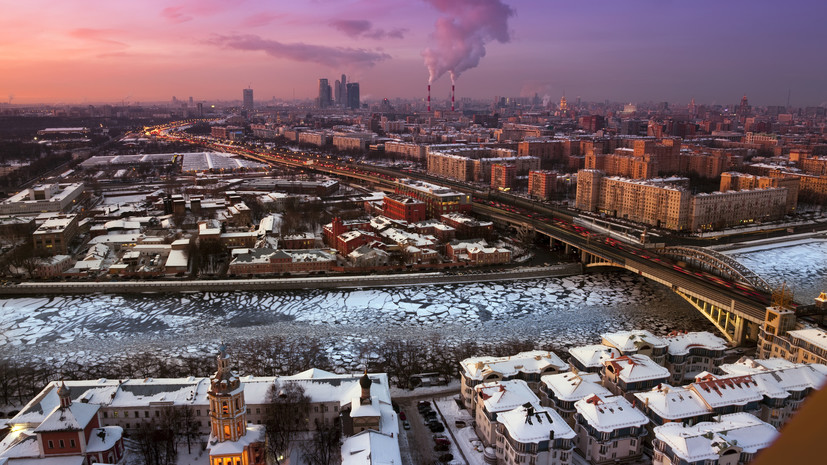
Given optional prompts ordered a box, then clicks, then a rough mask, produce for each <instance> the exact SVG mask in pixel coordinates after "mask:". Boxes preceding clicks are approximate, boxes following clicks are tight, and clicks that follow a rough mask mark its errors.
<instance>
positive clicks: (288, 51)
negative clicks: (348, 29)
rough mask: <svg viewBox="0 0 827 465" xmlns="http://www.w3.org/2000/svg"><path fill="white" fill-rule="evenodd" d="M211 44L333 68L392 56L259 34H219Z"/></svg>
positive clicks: (370, 63) (367, 62)
mask: <svg viewBox="0 0 827 465" xmlns="http://www.w3.org/2000/svg"><path fill="white" fill-rule="evenodd" d="M210 43H212V44H214V45H218V46H222V47H226V48H231V49H235V50H246V51H263V52H264V53H266V54H268V55H270V56H272V57H275V58H283V59H287V60H292V61H299V62H309V63H318V64H321V65H326V66H331V67H344V66H373V65H375V64H376V63H379V62H380V61H384V60H387V59H389V58H390V57H391V56H390V55H388V54H386V53H381V52H375V51H371V50H366V49H363V48H348V47H328V46H323V45H313V44H305V43H302V42H296V43H289V44H286V43H283V42H278V41H275V40H269V39H263V38H261V37H259V36H257V35H232V36H222V35H218V36H215V37H214V38H213V39H212V40H210Z"/></svg>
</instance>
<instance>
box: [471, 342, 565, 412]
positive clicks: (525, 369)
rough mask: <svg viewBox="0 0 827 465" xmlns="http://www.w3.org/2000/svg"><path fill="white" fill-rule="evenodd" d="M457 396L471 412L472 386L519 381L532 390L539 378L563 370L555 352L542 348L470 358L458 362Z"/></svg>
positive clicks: (563, 365)
mask: <svg viewBox="0 0 827 465" xmlns="http://www.w3.org/2000/svg"><path fill="white" fill-rule="evenodd" d="M459 366H460V370H459V375H460V395H461V396H462V401H463V404H464V405H465V408H466V409H469V410H470V411H472V412H474V411H475V406H474V404H473V400H474V387H475V386H477V385H478V384H481V383H488V382H493V381H509V380H515V379H519V380H523V381H526V382H527V383H529V386H531V387H532V389H534V390H535V391H536V390H537V389H538V387H539V384H538V383H539V382H540V378H541V377H542V376H544V375H550V374H554V373H559V372H562V371H566V370H567V368H568V366H567V365H566V363H565V362H563V360H561V359H560V357H558V356H557V354H555V353H553V352H546V351H542V350H534V351H529V352H520V353H518V354H515V355H512V356H510V357H472V358H466V359H465V360H463V361H461V362H459Z"/></svg>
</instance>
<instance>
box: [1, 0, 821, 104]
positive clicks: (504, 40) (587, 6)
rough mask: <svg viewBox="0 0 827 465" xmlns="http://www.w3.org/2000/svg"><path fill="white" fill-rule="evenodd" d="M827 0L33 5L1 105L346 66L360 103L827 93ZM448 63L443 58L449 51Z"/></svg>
mask: <svg viewBox="0 0 827 465" xmlns="http://www.w3.org/2000/svg"><path fill="white" fill-rule="evenodd" d="M826 16H827V6H825V4H824V2H819V1H805V0H798V1H793V2H774V1H745V0H738V1H729V2H714V1H701V2H694V3H686V2H652V1H638V0H633V1H623V2H557V1H543V0H521V1H511V2H500V1H498V0H492V1H472V0H464V1H447V0H417V1H403V0H387V1H370V0H354V1H340V0H336V1H333V0H315V1H312V2H284V1H280V2H264V1H255V0H240V1H235V2H225V1H216V0H207V1H191V0H182V1H176V2H167V1H157V0H150V1H146V2H142V3H141V5H140V7H137V6H135V5H129V6H127V5H125V4H123V3H121V2H102V1H82V0H77V1H70V2H52V1H30V2H20V3H15V4H9V5H6V6H5V7H4V14H3V17H2V18H0V61H1V62H3V64H4V70H3V72H2V73H0V95H2V97H3V98H2V101H3V102H4V103H9V102H11V103H18V104H32V103H56V102H65V103H77V102H88V103H96V102H121V101H132V102H138V101H144V102H146V101H165V100H168V99H170V98H171V97H172V96H173V95H175V96H178V97H179V98H186V97H188V96H194V97H195V98H196V99H202V100H203V99H231V100H235V99H238V98H239V89H240V88H242V87H245V86H247V85H250V86H252V87H253V88H255V89H256V95H257V99H260V100H269V99H271V98H277V99H287V100H292V99H293V98H296V99H306V98H312V97H314V96H315V95H316V93H317V80H318V78H320V77H334V76H337V75H338V73H341V72H344V73H347V74H348V76H350V77H351V80H352V81H359V82H361V85H362V92H363V98H366V99H371V98H374V99H378V98H397V97H401V98H424V96H425V86H426V85H427V83H428V79H429V70H428V68H427V67H426V65H425V61H426V60H430V61H429V62H430V63H431V64H432V65H433V66H432V67H433V68H434V71H435V76H434V77H435V80H434V87H433V94H434V96H435V98H436V97H440V98H441V97H443V96H447V95H448V93H449V91H450V78H449V74H450V73H448V72H447V71H450V69H451V68H453V67H457V68H458V73H459V74H461V76H460V77H459V78H458V80H457V97H458V98H461V97H470V98H485V99H488V98H491V97H493V96H494V95H511V96H524V97H530V96H533V95H534V94H535V93H536V94H538V95H539V96H540V97H543V96H546V95H547V96H549V97H551V98H552V99H553V100H557V99H559V97H560V96H561V95H564V94H565V95H568V96H569V97H570V98H574V97H575V96H581V97H582V98H583V99H584V100H593V101H602V100H604V99H610V100H613V101H621V102H622V101H670V102H688V101H689V100H690V99H691V98H695V100H696V101H698V102H699V103H700V102H704V103H719V104H732V103H734V102H737V100H738V98H739V97H740V96H741V95H742V94H747V95H749V97H750V101H751V102H752V103H753V104H757V105H783V104H786V103H787V99H788V98H789V99H790V103H791V104H792V105H799V106H804V105H819V104H823V102H825V101H827V88H825V86H824V85H823V76H824V75H825V74H826V73H827V62H825V61H824V60H823V59H820V57H823V51H822V50H821V47H822V45H823V44H824V43H825V42H827V32H825V30H824V28H823V27H821V25H820V22H821V21H822V20H823V18H824V17H826ZM446 60H447V61H446Z"/></svg>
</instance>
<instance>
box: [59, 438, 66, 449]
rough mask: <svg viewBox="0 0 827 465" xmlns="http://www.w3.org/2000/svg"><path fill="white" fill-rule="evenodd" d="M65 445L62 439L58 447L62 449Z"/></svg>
mask: <svg viewBox="0 0 827 465" xmlns="http://www.w3.org/2000/svg"><path fill="white" fill-rule="evenodd" d="M64 447H66V444H65V443H64V442H63V439H61V440H60V448H61V449H63V448H64Z"/></svg>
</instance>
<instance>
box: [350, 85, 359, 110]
mask: <svg viewBox="0 0 827 465" xmlns="http://www.w3.org/2000/svg"><path fill="white" fill-rule="evenodd" d="M360 106H361V102H360V101H359V83H358V82H349V83H348V84H347V107H348V108H350V109H353V110H358V109H359V107H360Z"/></svg>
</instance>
